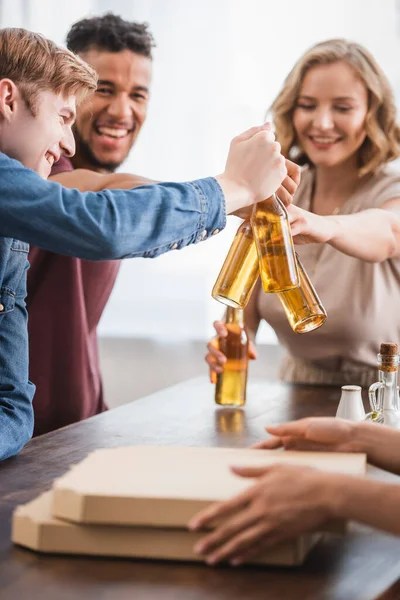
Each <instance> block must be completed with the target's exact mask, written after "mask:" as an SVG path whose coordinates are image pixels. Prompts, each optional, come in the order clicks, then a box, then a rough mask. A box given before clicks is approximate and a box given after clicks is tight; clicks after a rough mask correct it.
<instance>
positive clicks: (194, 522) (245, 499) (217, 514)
mask: <svg viewBox="0 0 400 600" xmlns="http://www.w3.org/2000/svg"><path fill="white" fill-rule="evenodd" d="M252 494H253V492H252V491H251V489H248V490H245V491H244V492H242V493H241V494H238V495H237V496H235V497H234V498H231V499H230V500H227V501H226V502H214V503H213V504H211V505H210V506H208V507H207V508H205V509H204V510H203V511H201V512H200V513H197V515H195V516H194V517H193V518H192V519H191V520H190V521H189V524H188V527H189V529H191V530H194V531H196V530H197V529H202V528H204V527H207V526H210V525H211V524H212V523H213V522H215V521H216V520H217V519H220V518H221V519H223V518H227V516H229V515H230V514H232V513H234V512H235V511H238V510H239V509H242V508H244V507H245V506H247V504H248V503H249V501H250V499H251V497H252Z"/></svg>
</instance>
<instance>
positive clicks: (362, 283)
mask: <svg viewBox="0 0 400 600" xmlns="http://www.w3.org/2000/svg"><path fill="white" fill-rule="evenodd" d="M271 113H272V116H273V120H274V124H275V129H276V132H275V133H276V139H277V141H279V142H280V144H281V146H282V153H283V154H284V156H286V157H288V158H290V159H292V160H293V161H295V162H297V163H298V164H300V165H303V171H302V179H301V183H300V185H299V187H298V190H297V192H296V194H295V196H294V205H292V206H289V208H288V212H289V217H290V222H291V227H292V233H293V236H294V241H295V243H296V244H301V247H300V248H298V249H297V250H298V253H299V255H300V257H301V259H302V262H303V264H304V266H305V268H306V270H307V271H308V274H309V275H310V278H311V279H312V281H313V283H314V285H315V288H316V290H317V292H318V294H319V296H320V298H321V300H322V303H323V304H324V306H325V308H326V310H327V312H328V319H327V321H326V323H325V324H324V325H323V326H322V327H321V328H320V329H318V330H316V331H314V332H311V333H307V334H305V335H296V334H294V333H293V332H292V330H291V329H290V327H289V325H288V323H287V320H286V317H285V315H284V313H283V309H282V308H281V305H280V303H279V301H278V298H277V297H276V296H275V295H273V294H265V293H263V291H262V289H261V287H260V284H259V283H258V284H257V287H256V290H255V292H254V293H253V296H252V299H251V300H250V303H249V305H248V307H247V309H246V311H245V321H246V324H247V327H248V329H249V333H250V336H251V338H252V339H253V341H254V339H255V336H256V333H257V329H258V327H259V324H260V321H261V319H265V320H266V321H267V322H268V323H269V324H270V325H271V326H272V327H273V329H274V330H275V332H276V334H277V336H278V339H279V341H280V343H281V344H282V345H283V346H284V347H285V349H286V351H287V355H286V357H285V358H284V360H283V364H282V365H281V370H280V375H281V378H282V379H283V380H284V381H289V382H297V383H310V384H331V385H342V384H359V385H363V386H368V385H369V384H371V383H372V382H373V381H375V380H376V377H377V372H376V354H377V352H378V348H379V344H380V342H382V341H389V340H391V341H395V342H397V341H399V340H400V259H399V256H400V171H399V170H396V169H395V168H394V167H393V166H392V165H389V164H388V163H390V161H392V160H393V159H396V158H397V157H398V156H399V155H400V129H399V126H398V125H397V123H396V108H395V103H394V98H393V92H392V90H391V87H390V85H389V82H388V80H387V78H386V76H385V74H384V73H383V71H382V70H381V69H380V67H379V66H378V65H377V63H376V62H375V60H374V58H373V57H372V56H371V55H370V54H369V52H368V51H367V50H366V49H365V48H363V47H362V46H360V45H359V44H356V43H352V42H347V41H346V40H342V39H335V40H328V41H326V42H322V43H320V44H317V45H316V46H314V47H313V48H311V49H310V50H308V51H307V52H306V53H305V54H304V55H303V56H302V57H301V58H300V60H299V61H298V62H297V64H296V65H295V66H294V68H293V69H292V71H291V72H290V74H289V75H288V77H287V79H286V81H285V84H284V86H283V89H282V91H281V92H280V94H279V95H278V97H277V98H276V100H275V101H274V103H273V104H272V107H271ZM215 328H216V330H217V332H218V334H219V335H225V332H226V330H225V328H224V326H223V324H222V323H220V322H217V323H216V324H215ZM208 349H209V353H208V354H207V356H206V360H207V362H208V364H209V366H210V369H211V371H215V372H220V371H221V368H222V367H221V365H222V364H223V362H224V360H225V357H224V355H223V354H222V353H221V352H219V351H218V349H217V348H216V346H215V343H214V342H213V341H211V342H210V343H209V345H208ZM250 351H251V355H252V357H255V354H256V351H255V346H254V345H253V346H252V347H251V350H250Z"/></svg>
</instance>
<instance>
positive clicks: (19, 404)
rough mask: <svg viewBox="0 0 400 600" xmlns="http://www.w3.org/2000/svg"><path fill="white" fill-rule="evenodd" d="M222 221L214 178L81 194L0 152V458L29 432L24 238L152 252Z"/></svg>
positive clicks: (88, 248)
mask: <svg viewBox="0 0 400 600" xmlns="http://www.w3.org/2000/svg"><path fill="white" fill-rule="evenodd" d="M225 224H226V212H225V201H224V196H223V193H222V190H221V188H220V186H219V184H218V182H217V181H216V180H215V179H213V178H207V179H200V180H197V181H193V182H188V183H164V184H158V185H156V186H142V187H138V188H135V189H133V190H103V191H102V192H97V193H95V192H85V193H82V192H79V191H78V190H72V189H67V188H63V187H62V186H61V185H59V184H58V183H54V182H50V181H45V180H43V179H42V178H41V177H39V175H37V174H36V173H35V172H34V171H31V170H30V169H26V168H24V167H23V166H22V164H21V163H19V162H18V161H16V160H13V159H10V158H8V157H7V156H6V155H4V154H2V153H0V460H3V459H5V458H8V457H9V456H12V455H13V454H16V453H17V452H19V450H21V448H22V447H23V446H24V445H25V444H26V442H27V441H28V440H29V439H30V437H31V435H32V431H33V409H32V398H33V395H34V390H35V387H34V385H33V384H32V383H31V382H30V381H29V378H28V334H27V311H26V307H25V296H26V271H27V269H28V267H29V265H28V261H27V253H28V249H29V246H28V244H30V243H31V244H34V245H35V246H38V247H39V248H43V249H45V250H50V251H51V252H56V253H57V254H65V255H68V256H76V257H78V258H84V259H87V260H110V259H111V260H112V259H119V258H127V257H135V256H141V257H151V258H152V257H156V256H158V255H160V254H162V253H164V252H167V251H168V250H175V249H180V248H183V247H184V246H187V245H189V244H193V243H196V242H200V241H203V240H205V239H207V238H208V237H209V236H211V235H212V234H214V233H218V231H220V230H221V229H223V228H224V227H225ZM1 236H3V237H1ZM18 240H23V241H18ZM65 318H68V315H66V316H65Z"/></svg>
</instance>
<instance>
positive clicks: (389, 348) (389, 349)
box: [380, 342, 399, 356]
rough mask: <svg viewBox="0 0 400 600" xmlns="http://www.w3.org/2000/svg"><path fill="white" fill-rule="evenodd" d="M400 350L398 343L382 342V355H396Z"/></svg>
mask: <svg viewBox="0 0 400 600" xmlns="http://www.w3.org/2000/svg"><path fill="white" fill-rule="evenodd" d="M398 351H399V350H398V346H397V344H392V343H389V342H385V343H384V344H381V349H380V354H381V355H382V356H394V355H395V354H398Z"/></svg>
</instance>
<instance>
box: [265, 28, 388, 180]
mask: <svg viewBox="0 0 400 600" xmlns="http://www.w3.org/2000/svg"><path fill="white" fill-rule="evenodd" d="M338 61H344V62H346V63H347V64H349V65H350V66H351V67H353V69H354V70H355V72H356V73H357V75H358V76H359V78H360V79H361V81H362V82H363V83H364V85H365V87H366V89H367V92H368V112H367V116H366V119H365V130H366V134H367V135H366V138H365V140H364V142H363V144H362V145H361V147H360V148H359V150H358V157H359V171H358V173H359V176H360V177H362V176H363V175H366V174H369V173H373V172H374V171H376V170H377V169H378V168H379V167H380V166H382V165H383V164H385V163H387V162H389V161H391V160H394V159H395V158H398V156H400V127H399V125H398V124H397V122H396V105H395V101H394V96H393V91H392V88H391V86H390V84H389V81H388V79H387V77H386V75H385V74H384V72H383V71H382V69H381V68H380V67H379V65H378V64H377V63H376V61H375V59H374V58H373V56H372V55H371V54H370V53H369V52H368V50H366V49H365V48H364V47H363V46H361V45H360V44H357V43H355V42H349V41H347V40H344V39H332V40H327V41H325V42H321V43H319V44H316V45H315V46H313V47H312V48H310V49H309V50H308V51H307V52H305V54H303V56H302V57H301V58H300V60H298V62H297V63H296V64H295V66H294V67H293V69H292V70H291V72H290V73H289V75H288V76H287V78H286V80H285V83H284V86H283V88H282V90H281V92H280V93H279V94H278V96H277V97H276V99H275V101H274V102H273V104H272V105H271V107H270V109H269V111H268V112H270V113H271V114H272V118H273V122H274V125H275V136H276V139H277V141H278V142H279V143H280V144H281V146H282V154H283V155H284V156H286V157H287V158H290V159H291V160H293V161H294V162H296V163H297V164H299V165H304V164H311V161H310V160H309V158H308V156H307V155H306V154H305V152H304V151H303V150H302V148H300V147H299V145H298V142H297V140H296V132H295V130H294V127H293V120H292V117H293V112H294V110H295V108H296V102H297V98H298V96H299V93H300V88H301V85H302V83H303V81H304V77H305V75H306V73H307V71H309V70H310V69H311V68H312V67H315V66H316V65H329V64H332V63H335V62H338Z"/></svg>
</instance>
